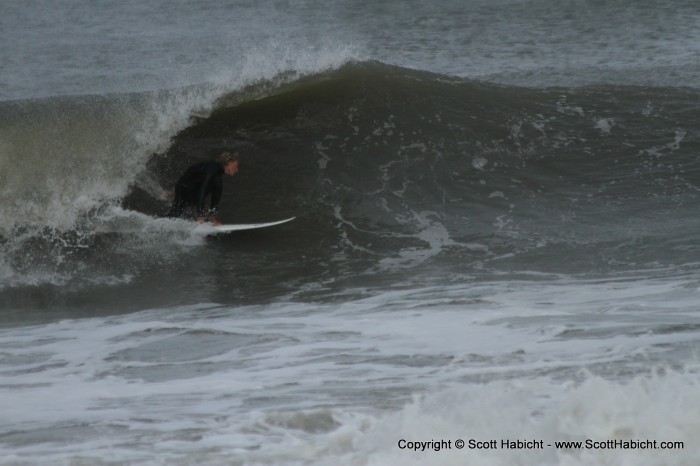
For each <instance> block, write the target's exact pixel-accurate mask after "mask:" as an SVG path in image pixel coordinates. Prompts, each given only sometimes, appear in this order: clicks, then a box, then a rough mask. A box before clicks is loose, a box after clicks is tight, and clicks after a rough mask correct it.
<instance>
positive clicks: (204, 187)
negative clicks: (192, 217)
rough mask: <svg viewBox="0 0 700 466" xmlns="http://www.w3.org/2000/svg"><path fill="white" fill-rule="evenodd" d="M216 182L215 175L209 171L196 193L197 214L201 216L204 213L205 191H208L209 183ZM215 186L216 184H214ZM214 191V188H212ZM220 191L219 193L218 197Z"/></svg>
mask: <svg viewBox="0 0 700 466" xmlns="http://www.w3.org/2000/svg"><path fill="white" fill-rule="evenodd" d="M210 183H216V177H215V176H214V175H212V174H211V173H207V174H206V177H205V178H204V180H203V181H202V184H201V185H200V186H199V193H198V194H197V216H199V217H201V216H204V215H205V213H206V212H205V210H204V202H205V201H206V199H207V192H208V191H209V189H208V188H209V184H210ZM214 186H216V185H214ZM214 191H215V190H214ZM220 196H221V193H219V197H220ZM211 199H212V204H213V203H214V192H213V191H212V198H211Z"/></svg>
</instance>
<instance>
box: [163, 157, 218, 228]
mask: <svg viewBox="0 0 700 466" xmlns="http://www.w3.org/2000/svg"><path fill="white" fill-rule="evenodd" d="M223 175H224V167H223V165H221V164H220V163H219V162H215V161H209V162H201V163H198V164H196V165H192V166H191V167H190V168H188V169H187V170H186V171H185V173H184V174H183V175H182V176H181V177H180V179H179V180H177V184H176V185H175V200H174V201H173V205H172V207H171V208H170V212H168V217H183V216H187V217H204V216H206V215H213V214H215V213H216V208H217V206H218V205H219V201H220V200H221V191H222V189H223V180H222V177H223ZM209 195H211V204H210V206H211V207H210V209H209V210H208V211H207V210H205V209H204V202H205V200H206V198H207V196H209ZM192 208H196V210H195V211H194V212H192Z"/></svg>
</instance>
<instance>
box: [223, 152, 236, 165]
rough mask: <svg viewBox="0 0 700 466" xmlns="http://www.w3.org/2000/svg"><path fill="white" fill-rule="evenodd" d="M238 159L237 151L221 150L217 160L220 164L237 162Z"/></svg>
mask: <svg viewBox="0 0 700 466" xmlns="http://www.w3.org/2000/svg"><path fill="white" fill-rule="evenodd" d="M239 159H240V156H239V155H238V152H229V151H226V152H222V153H221V155H220V156H219V162H221V164H222V165H228V164H229V163H231V162H238V160H239Z"/></svg>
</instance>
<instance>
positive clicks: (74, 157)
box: [0, 61, 700, 297]
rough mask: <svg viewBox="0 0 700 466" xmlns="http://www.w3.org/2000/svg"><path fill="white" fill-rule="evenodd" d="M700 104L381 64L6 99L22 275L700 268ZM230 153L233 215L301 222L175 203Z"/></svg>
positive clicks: (8, 261)
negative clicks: (278, 223)
mask: <svg viewBox="0 0 700 466" xmlns="http://www.w3.org/2000/svg"><path fill="white" fill-rule="evenodd" d="M173 95H176V96H177V97H176V98H175V97H173ZM697 102H698V93H697V92H696V91H695V90H690V89H683V88H659V87H609V86H608V87H605V86H601V87H584V88H576V89H567V88H549V89H528V88H519V87H508V86H501V85H490V84H484V83H480V82H475V81H470V80H465V79H461V78H453V77H448V76H444V75H439V74H432V73H428V72H421V71H414V70H409V69H405V68H400V67H394V66H389V65H385V64H382V63H380V62H373V61H370V62H352V63H348V64H346V65H344V66H342V67H339V68H337V69H332V70H328V71H321V72H314V73H310V74H306V75H301V74H299V73H287V74H284V73H283V74H278V75H276V77H275V78H273V79H266V80H257V81H255V82H254V83H252V84H250V85H247V86H239V87H238V88H235V89H234V90H227V91H222V90H221V89H219V88H207V89H205V90H202V89H187V90H181V91H172V92H170V93H165V92H163V93H161V94H135V95H115V96H103V97H62V98H54V99H42V100H35V101H14V102H4V103H2V104H0V126H1V128H2V131H1V132H0V134H2V139H1V141H0V143H1V145H2V149H3V153H5V154H10V156H9V157H4V158H3V159H2V165H3V166H2V171H1V172H0V173H2V175H1V176H2V178H3V179H2V186H3V188H2V205H1V207H0V218H1V219H2V226H0V229H1V230H0V231H1V232H2V237H3V240H2V256H1V257H0V270H1V272H0V277H1V278H2V283H3V290H4V293H5V294H12V290H13V289H18V288H22V287H25V286H49V287H55V286H60V287H64V289H81V288H85V287H88V288H90V287H94V286H100V287H104V286H106V287H107V288H110V286H112V287H116V288H119V286H120V285H126V284H129V283H132V282H135V280H133V278H134V277H140V280H138V282H140V283H142V285H140V286H146V285H143V283H144V282H148V285H147V286H146V287H147V288H148V289H152V288H154V287H155V288H158V287H159V286H165V284H166V283H167V284H168V286H171V285H172V283H173V280H175V281H176V282H177V280H178V279H177V278H176V279H173V277H174V276H175V277H179V276H182V275H186V276H187V277H188V278H187V279H183V280H184V281H183V293H184V294H187V293H194V294H195V295H196V293H197V291H196V290H199V289H200V285H201V283H199V281H200V279H201V281H202V282H207V283H209V282H211V281H212V280H208V279H207V277H208V278H209V279H213V277H220V276H221V274H224V275H226V276H239V275H238V274H241V273H243V274H246V275H247V279H248V283H247V284H246V285H243V286H241V287H240V288H237V291H236V292H237V293H240V294H241V297H245V296H248V295H249V293H253V294H255V295H257V294H259V293H260V292H261V291H260V289H261V288H262V289H265V290H266V291H265V292H270V291H271V288H270V287H273V288H274V287H279V286H282V287H283V289H285V290H287V291H288V290H289V289H290V288H291V289H297V290H298V289H300V286H301V287H302V288H304V287H306V288H308V289H322V288H324V287H328V286H332V285H330V284H332V283H337V282H338V281H347V280H360V282H362V280H364V279H363V278H362V277H365V278H366V279H367V283H373V282H375V281H376V280H378V279H382V278H386V277H392V279H394V278H395V277H397V276H398V277H406V276H409V275H410V276H414V277H415V276H420V277H423V279H425V278H426V277H431V276H433V274H434V272H435V270H438V269H439V270H440V276H441V277H442V279H444V277H446V276H449V274H451V273H460V274H465V273H466V274H473V275H474V276H475V277H479V276H483V274H484V273H485V272H489V273H491V272H494V271H497V272H504V273H517V272H538V271H547V272H550V273H552V272H554V273H558V272H560V273H578V272H584V271H585V272H586V273H589V274H590V273H592V274H595V273H609V272H620V271H623V272H629V271H631V270H638V269H644V268H648V267H664V266H669V265H676V266H677V265H679V264H692V263H694V262H697V261H698V259H699V258H700V257H696V255H698V251H699V249H700V243H699V242H698V241H697V240H696V239H695V235H694V234H693V232H694V231H695V230H696V229H697V223H698V222H697V220H696V217H697V216H696V215H694V214H695V210H696V208H695V206H696V203H697V193H698V189H697V173H698V170H697V168H698V166H697V165H698V162H697V152H698V138H699V133H698V129H697V128H698V124H697V123H698V120H700V110H698V105H697ZM223 149H236V150H239V151H240V152H241V154H242V162H241V171H240V173H239V174H238V175H237V176H236V178H235V179H227V180H226V182H225V188H224V189H225V192H224V201H223V205H222V212H221V219H222V220H223V221H225V222H226V223H239V222H252V221H261V220H275V219H277V218H283V217H287V216H291V215H296V216H297V217H298V219H297V221H295V222H294V223H293V224H290V225H289V226H286V227H284V228H280V229H279V230H274V231H273V230H270V231H268V232H265V233H264V234H262V235H258V236H256V235H240V236H235V235H234V236H232V237H225V238H220V239H218V240H215V241H213V242H212V240H205V239H202V238H195V237H193V236H192V233H191V226H190V225H189V224H188V223H187V222H180V221H167V220H163V219H157V217H158V216H162V214H163V213H164V211H165V210H166V209H167V205H165V203H164V202H163V201H162V200H160V198H161V197H162V195H163V193H164V192H165V191H166V190H168V189H170V188H171V187H172V184H173V183H174V181H175V180H176V179H177V177H178V176H179V174H180V173H181V171H182V170H183V169H184V168H186V167H187V166H188V165H189V164H191V163H194V162H196V161H198V160H202V159H205V158H208V157H212V156H215V155H216V154H217V153H218V152H219V151H221V150H223ZM227 257H230V259H225V258H227ZM233 257H235V260H234V259H233ZM207 261H218V262H219V264H218V266H217V267H214V266H213V265H211V266H207V265H202V262H207ZM222 261H223V262H225V266H224V268H223V272H222V268H221V262H222ZM192 264H197V265H196V266H194V267H195V268H196V272H193V271H192V267H193V265H192ZM185 270H186V271H187V273H184V271H185ZM251 270H255V272H251ZM193 273H194V274H195V275H196V276H197V277H199V279H198V280H196V281H197V284H196V285H193V284H192V276H193V275H192V274H193ZM214 281H216V280H214ZM261 284H268V286H267V287H265V286H262V287H261V286H258V285H261ZM206 286H216V285H206ZM254 290H255V291H254ZM277 291H279V290H277ZM144 292H147V291H144ZM229 292H230V291H229Z"/></svg>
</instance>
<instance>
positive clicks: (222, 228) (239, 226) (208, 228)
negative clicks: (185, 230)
mask: <svg viewBox="0 0 700 466" xmlns="http://www.w3.org/2000/svg"><path fill="white" fill-rule="evenodd" d="M295 218H296V217H291V218H286V219H284V220H278V221H276V222H267V223H235V224H229V225H217V226H214V225H212V224H211V223H202V224H199V225H197V227H196V228H195V231H197V232H201V233H205V234H207V235H215V234H219V233H230V232H232V231H244V230H255V229H258V228H267V227H274V226H275V225H281V224H283V223H287V222H291V221H292V220H294V219H295Z"/></svg>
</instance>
